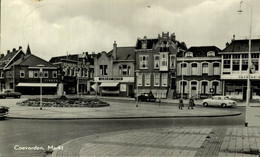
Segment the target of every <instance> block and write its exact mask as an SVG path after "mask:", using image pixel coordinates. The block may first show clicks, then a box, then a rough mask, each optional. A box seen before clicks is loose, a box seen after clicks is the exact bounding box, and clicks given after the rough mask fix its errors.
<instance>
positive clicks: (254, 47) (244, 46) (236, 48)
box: [222, 39, 260, 52]
mask: <svg viewBox="0 0 260 157" xmlns="http://www.w3.org/2000/svg"><path fill="white" fill-rule="evenodd" d="M248 48H249V40H248V39H242V40H232V42H231V43H230V44H229V45H228V46H227V47H226V48H224V49H223V50H222V52H248V51H249V50H248ZM256 51H258V52H259V51H260V39H252V40H251V52H256Z"/></svg>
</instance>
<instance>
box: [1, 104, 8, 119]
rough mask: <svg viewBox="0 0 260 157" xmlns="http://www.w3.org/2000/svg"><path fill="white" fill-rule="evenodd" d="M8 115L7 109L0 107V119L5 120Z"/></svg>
mask: <svg viewBox="0 0 260 157" xmlns="http://www.w3.org/2000/svg"><path fill="white" fill-rule="evenodd" d="M8 113H9V107H6V106H0V118H1V119H5V118H6V116H7V115H8Z"/></svg>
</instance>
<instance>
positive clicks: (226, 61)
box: [223, 60, 230, 69]
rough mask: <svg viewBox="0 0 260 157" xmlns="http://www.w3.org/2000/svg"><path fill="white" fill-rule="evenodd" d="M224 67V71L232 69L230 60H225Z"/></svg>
mask: <svg viewBox="0 0 260 157" xmlns="http://www.w3.org/2000/svg"><path fill="white" fill-rule="evenodd" d="M223 67H224V69H230V60H224V61H223Z"/></svg>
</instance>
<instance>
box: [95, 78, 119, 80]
mask: <svg viewBox="0 0 260 157" xmlns="http://www.w3.org/2000/svg"><path fill="white" fill-rule="evenodd" d="M99 80H123V78H122V77H100V78H99Z"/></svg>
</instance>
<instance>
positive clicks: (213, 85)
mask: <svg viewBox="0 0 260 157" xmlns="http://www.w3.org/2000/svg"><path fill="white" fill-rule="evenodd" d="M218 86H219V83H218V82H212V88H213V89H214V93H213V94H216V93H217V90H218V88H219V87H218Z"/></svg>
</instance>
